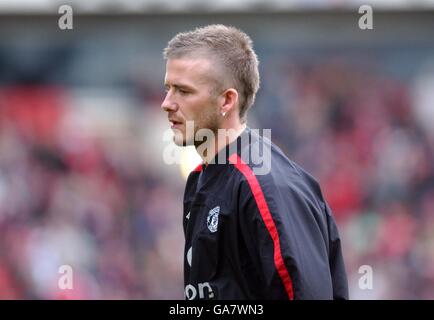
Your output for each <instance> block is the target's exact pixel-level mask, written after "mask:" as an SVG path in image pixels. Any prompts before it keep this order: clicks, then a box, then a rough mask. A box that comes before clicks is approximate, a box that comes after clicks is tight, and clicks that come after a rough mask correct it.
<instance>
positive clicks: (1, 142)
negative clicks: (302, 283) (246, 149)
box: [0, 1, 434, 299]
mask: <svg viewBox="0 0 434 320" xmlns="http://www.w3.org/2000/svg"><path fill="white" fill-rule="evenodd" d="M142 2H143V3H144V1H142ZM142 2H140V3H142ZM184 2H185V3H190V5H191V3H193V2H194V1H190V2H188V1H184ZM223 2H224V3H229V2H227V1H223ZM11 3H12V2H11ZM28 3H31V2H30V1H28ZM46 3H47V2H46ZM53 3H54V4H56V5H57V4H58V2H55V1H53ZM77 3H78V2H77ZM110 3H111V6H109V7H110V10H112V11H109V12H107V11H104V12H102V13H98V10H97V9H95V12H97V13H95V12H92V13H90V14H89V13H87V14H83V15H76V16H74V29H73V30H65V31H63V30H60V29H59V28H58V18H59V17H60V15H58V14H57V7H56V6H54V5H53V7H52V8H51V7H50V8H45V7H44V8H43V10H42V11H38V10H36V9H35V12H32V11H31V10H30V13H29V10H27V11H26V10H21V9H17V8H16V2H15V6H13V5H11V7H12V9H13V10H12V11H11V12H9V11H7V10H6V9H5V8H7V6H5V5H4V3H3V7H1V10H3V11H1V12H0V299H183V279H182V265H183V264H182V261H183V258H182V256H183V234H182V224H181V222H182V219H181V216H182V197H183V191H184V184H185V168H184V169H183V170H184V171H182V170H181V169H182V168H180V167H179V166H178V165H167V164H165V163H164V161H163V152H164V148H166V147H168V144H169V143H168V142H167V141H164V140H163V133H164V132H165V130H167V129H168V127H169V124H168V122H167V115H165V114H164V113H163V112H161V110H160V104H161V102H162V100H163V97H164V87H163V78H164V72H165V65H164V61H163V59H162V55H161V52H162V50H163V48H164V47H165V45H166V43H167V41H168V40H169V39H170V38H171V37H172V36H173V35H174V34H176V33H177V32H180V31H185V30H189V29H192V28H194V27H196V26H201V25H206V24H210V23H227V24H230V25H234V26H237V27H239V28H241V29H243V30H244V31H246V32H247V33H248V34H249V35H250V36H251V37H252V39H253V40H254V44H255V49H256V51H257V54H258V56H259V59H260V72H261V77H262V79H261V80H262V83H261V89H260V91H259V93H258V96H257V100H256V103H255V105H254V107H253V108H252V110H251V112H250V115H249V126H250V127H251V128H271V129H272V139H273V140H274V142H275V143H276V144H277V145H279V146H280V147H281V148H282V149H283V150H284V151H285V153H286V154H287V155H288V156H289V157H290V158H291V159H293V160H295V161H296V162H298V163H299V164H300V165H301V166H303V167H304V168H306V169H307V170H308V171H309V172H311V173H312V174H313V175H314V176H315V177H316V178H317V179H318V180H319V181H320V184H321V186H322V189H323V192H324V194H325V197H326V199H327V200H328V202H329V204H330V206H331V208H332V209H333V212H334V215H335V217H336V220H337V223H338V227H339V230H340V234H341V238H342V242H343V249H344V256H345V261H346V267H347V272H348V276H349V285H350V297H351V298H352V299H434V41H433V40H432V30H434V11H432V10H431V11H430V10H428V9H424V8H423V7H422V8H420V7H418V8H416V9H414V10H409V8H408V7H406V6H405V7H404V9H405V10H403V8H398V9H400V10H393V8H389V7H387V8H386V9H385V8H382V7H381V6H380V8H381V10H379V11H376V7H375V3H374V6H373V9H374V29H373V30H360V29H359V28H358V19H359V17H360V15H359V14H358V13H357V8H358V7H357V6H355V5H354V3H355V1H352V2H350V1H340V2H336V1H308V2H303V3H304V4H302V2H297V1H292V2H288V3H291V4H293V5H294V6H289V8H286V7H285V8H283V9H282V4H284V3H285V2H284V1H271V3H275V4H276V7H275V10H274V11H273V10H271V9H272V8H271V9H270V8H267V10H266V12H261V10H259V9H258V6H252V8H250V7H249V6H248V4H249V3H253V2H252V1H245V3H246V6H245V7H243V6H241V7H240V8H241V9H243V10H241V9H240V8H236V9H234V8H232V7H229V9H230V10H229V11H228V10H226V11H224V10H223V11H224V12H220V11H219V10H216V9H215V8H214V10H213V11H207V10H206V7H205V6H200V9H201V10H202V11H200V12H199V13H188V12H183V11H182V10H181V9H182V7H181V6H178V7H176V8H175V9H176V10H175V11H174V12H166V11H165V10H163V9H164V8H163V9H161V8H159V10H156V11H157V12H156V13H152V10H151V11H147V10H144V11H145V12H144V13H143V12H141V11H140V10H139V11H138V13H137V12H136V13H122V14H118V13H117V11H116V10H118V9H119V8H118V7H117V6H116V5H114V4H115V1H111V2H110ZM125 3H128V4H131V6H132V2H131V1H127V2H125ZM279 3H280V5H281V6H280V7H279V5H278V4H279ZM376 3H379V4H381V3H382V2H381V1H377V2H376ZM399 3H401V4H402V3H405V4H407V3H406V2H405V1H404V2H402V1H401V2H399ZM416 3H422V2H414V4H416ZM423 3H424V4H428V3H430V2H429V1H424V2H423ZM339 4H346V5H347V6H345V7H344V8H343V9H342V10H339ZM59 5H60V4H59ZM315 5H316V6H317V7H315ZM351 5H352V6H351ZM304 6H305V7H304ZM186 8H188V10H193V9H192V8H191V7H186ZM249 8H250V9H249ZM244 9H245V10H244ZM317 9H321V10H317ZM410 9H411V8H410ZM14 10H15V11H14ZM44 10H45V11H44ZM50 10H51V11H50ZM130 10H132V9H131V8H130ZM137 10H138V9H137ZM149 10H150V9H149ZM231 10H232V11H231ZM120 11H121V10H120ZM23 13H26V14H23ZM183 159H184V161H187V162H188V161H190V162H191V163H188V166H187V167H191V166H193V165H194V163H193V162H194V160H189V159H194V158H189V157H184V158H183ZM63 265H68V266H70V267H71V268H72V270H73V289H71V290H62V289H61V288H59V286H58V282H59V279H60V277H62V273H59V268H60V267H61V266H63ZM366 265H367V266H370V267H371V268H372V270H373V287H372V289H367V290H366V289H365V290H364V289H363V288H362V287H360V286H359V281H360V279H361V277H362V276H363V273H360V272H361V269H360V267H361V266H366ZM359 271H360V272H359Z"/></svg>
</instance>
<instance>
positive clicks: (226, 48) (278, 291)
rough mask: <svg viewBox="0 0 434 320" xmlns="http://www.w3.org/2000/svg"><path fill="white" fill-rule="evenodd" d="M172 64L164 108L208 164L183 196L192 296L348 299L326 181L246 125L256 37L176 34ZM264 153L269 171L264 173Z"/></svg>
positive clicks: (178, 133)
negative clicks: (322, 188)
mask: <svg viewBox="0 0 434 320" xmlns="http://www.w3.org/2000/svg"><path fill="white" fill-rule="evenodd" d="M164 57H165V59H166V60H167V65H166V76H165V87H166V91H167V95H166V97H165V99H164V101H163V103H162V106H161V107H162V109H163V110H164V111H166V112H167V115H168V119H169V121H170V122H171V128H172V129H173V133H174V142H175V143H176V144H177V145H179V146H186V145H195V147H196V149H197V150H198V152H199V154H200V155H201V157H202V159H203V163H202V165H200V166H199V167H197V168H196V170H194V171H193V172H191V174H190V175H189V177H188V180H187V185H186V189H185V194H184V216H183V225H184V233H185V258H184V281H185V296H186V298H187V299H346V298H348V285H347V278H346V273H345V268H344V262H343V258H342V253H341V245H340V239H339V235H338V231H337V228H336V225H335V222H334V219H333V217H332V215H331V210H330V208H329V207H328V205H327V204H326V201H325V200H324V198H323V196H322V194H321V191H320V187H319V185H318V183H317V182H316V181H315V180H314V179H313V178H312V177H311V176H310V175H309V174H308V173H306V172H305V171H304V170H303V169H302V168H300V167H299V166H298V165H297V164H295V163H293V162H292V161H290V160H289V159H288V158H287V157H286V156H285V155H284V154H283V153H282V151H281V150H280V149H279V148H278V147H276V146H275V145H274V144H272V143H271V142H270V141H269V140H268V139H265V138H263V137H261V136H259V135H258V134H256V133H255V132H254V130H252V129H250V128H248V127H247V125H246V116H247V111H248V110H249V108H250V107H251V106H252V104H253V102H254V100H255V95H256V92H257V90H258V88H259V72H258V60H257V57H256V54H255V53H254V51H253V48H252V42H251V40H250V38H249V37H248V36H247V35H246V34H245V33H243V32H241V31H240V30H238V29H236V28H233V27H227V26H223V25H210V26H207V27H203V28H198V29H196V30H194V31H190V32H186V33H180V34H178V35H176V36H175V37H174V38H173V39H172V40H171V41H170V42H169V43H168V46H167V48H166V49H165V51H164ZM222 130H223V132H224V133H225V134H224V135H222V134H220V133H221V132H222ZM205 133H207V134H205ZM209 133H211V134H209ZM205 136H206V137H205ZM204 140H205V141H204ZM259 150H263V154H265V155H267V154H268V156H265V158H264V159H263V163H262V167H265V168H268V169H269V170H265V171H264V172H261V173H260V174H259V173H258V172H260V170H258V169H260V168H259V166H258V162H257V160H258V157H259V156H258V154H259V152H258V151H259Z"/></svg>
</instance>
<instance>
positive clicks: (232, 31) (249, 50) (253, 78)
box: [163, 24, 260, 122]
mask: <svg viewBox="0 0 434 320" xmlns="http://www.w3.org/2000/svg"><path fill="white" fill-rule="evenodd" d="M163 55H164V58H165V59H166V60H167V59H176V58H182V57H185V56H203V55H212V57H213V58H215V59H217V61H218V62H219V63H220V65H221V66H222V67H223V69H224V72H223V74H227V75H229V79H228V80H229V82H230V85H232V86H233V87H234V88H235V89H236V90H237V91H238V95H239V116H240V119H241V121H242V122H245V121H246V117H247V111H248V110H249V109H250V107H251V106H252V105H253V103H254V102H255V96H256V92H257V91H258V89H259V83H260V79H259V70H258V65H259V61H258V58H257V56H256V53H255V51H254V50H253V43H252V40H251V39H250V37H249V36H248V35H247V34H245V33H244V32H242V31H241V30H239V29H237V28H234V27H231V26H224V25H221V24H214V25H209V26H206V27H201V28H197V29H195V30H192V31H188V32H182V33H178V34H177V35H176V36H175V37H173V38H172V39H171V40H170V41H169V43H168V45H167V47H166V48H165V49H164V53H163ZM216 82H217V86H218V87H220V88H221V87H222V86H223V83H224V82H226V81H224V79H216ZM216 90H217V88H216Z"/></svg>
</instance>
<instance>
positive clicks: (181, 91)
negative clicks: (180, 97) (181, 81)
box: [179, 89, 189, 94]
mask: <svg viewBox="0 0 434 320" xmlns="http://www.w3.org/2000/svg"><path fill="white" fill-rule="evenodd" d="M179 92H180V93H181V94H188V93H189V92H188V91H185V90H182V89H179Z"/></svg>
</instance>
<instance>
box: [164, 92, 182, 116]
mask: <svg viewBox="0 0 434 320" xmlns="http://www.w3.org/2000/svg"><path fill="white" fill-rule="evenodd" d="M177 108H178V107H177V104H176V103H175V102H174V101H173V100H172V98H171V94H170V91H169V92H167V93H166V97H165V98H164V101H163V103H162V104H161V109H163V110H164V111H166V112H169V111H176V110H177Z"/></svg>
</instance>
